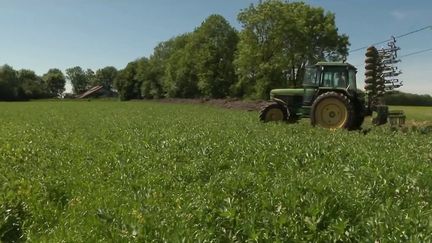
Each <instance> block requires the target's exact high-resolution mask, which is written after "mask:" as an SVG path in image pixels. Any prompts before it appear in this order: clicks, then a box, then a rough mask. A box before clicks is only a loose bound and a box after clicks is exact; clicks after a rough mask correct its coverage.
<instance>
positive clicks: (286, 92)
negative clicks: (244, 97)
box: [270, 89, 304, 97]
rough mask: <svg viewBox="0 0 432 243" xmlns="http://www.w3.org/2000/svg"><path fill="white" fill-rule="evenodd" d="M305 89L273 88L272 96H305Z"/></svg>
mask: <svg viewBox="0 0 432 243" xmlns="http://www.w3.org/2000/svg"><path fill="white" fill-rule="evenodd" d="M303 94H304V89H273V90H272V91H270V97H275V96H303Z"/></svg>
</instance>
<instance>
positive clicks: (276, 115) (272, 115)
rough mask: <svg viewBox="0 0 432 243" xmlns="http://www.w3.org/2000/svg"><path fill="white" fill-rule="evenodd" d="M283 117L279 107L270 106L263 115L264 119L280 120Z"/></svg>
mask: <svg viewBox="0 0 432 243" xmlns="http://www.w3.org/2000/svg"><path fill="white" fill-rule="evenodd" d="M283 118H284V114H283V112H282V110H281V109H279V108H271V109H270V110H268V111H267V113H266V115H265V121H267V122H269V121H282V120H283Z"/></svg>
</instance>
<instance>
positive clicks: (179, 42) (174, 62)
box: [163, 33, 200, 98]
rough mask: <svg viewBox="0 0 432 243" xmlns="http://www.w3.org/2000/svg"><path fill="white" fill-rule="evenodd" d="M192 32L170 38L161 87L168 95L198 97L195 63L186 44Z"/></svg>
mask: <svg viewBox="0 0 432 243" xmlns="http://www.w3.org/2000/svg"><path fill="white" fill-rule="evenodd" d="M191 38H192V34H190V33H187V34H183V35H180V36H177V37H175V38H174V39H171V40H170V42H169V47H170V49H171V50H170V51H171V53H170V56H169V58H168V59H167V61H166V67H165V73H164V79H163V88H164V90H165V92H166V95H167V96H168V97H179V98H195V97H199V96H200V93H199V89H198V85H197V83H198V76H197V72H196V65H195V64H196V63H195V62H194V60H193V56H192V53H191V51H190V49H187V48H186V47H187V45H188V43H189V42H190V39H191Z"/></svg>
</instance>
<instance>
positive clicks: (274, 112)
mask: <svg viewBox="0 0 432 243" xmlns="http://www.w3.org/2000/svg"><path fill="white" fill-rule="evenodd" d="M287 119H288V112H287V109H286V108H285V107H284V106H282V105H279V104H277V103H272V104H269V105H267V106H266V107H264V108H263V109H262V110H261V112H260V120H261V121H263V122H271V121H286V120H287Z"/></svg>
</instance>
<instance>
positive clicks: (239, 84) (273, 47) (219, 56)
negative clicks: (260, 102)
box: [0, 0, 349, 100]
mask: <svg viewBox="0 0 432 243" xmlns="http://www.w3.org/2000/svg"><path fill="white" fill-rule="evenodd" d="M238 20H239V22H240V23H241V26H242V28H241V30H240V31H237V30H236V29H235V28H234V27H232V26H231V25H230V24H229V22H228V21H227V20H226V19H225V18H224V17H222V16H220V15H211V16H209V17H208V18H207V19H206V20H205V21H204V22H203V23H202V24H201V25H200V26H198V27H197V28H196V29H195V30H194V31H192V32H190V33H185V34H182V35H179V36H176V37H173V38H171V39H169V40H167V41H164V42H161V43H159V44H158V45H157V46H156V47H155V49H154V51H153V53H152V54H151V55H150V57H143V58H140V59H138V60H135V61H132V62H130V63H128V64H127V66H126V67H125V68H124V69H122V70H116V69H115V68H113V67H106V68H103V69H101V70H97V71H96V72H93V71H92V70H90V69H87V70H84V69H82V68H81V67H73V68H69V69H67V70H66V74H63V73H62V72H61V71H60V70H58V69H52V70H49V71H48V73H47V74H44V75H43V76H42V77H38V76H37V75H35V74H34V72H32V71H30V70H20V71H14V70H13V69H12V68H11V67H9V66H3V67H2V68H0V88H1V94H0V99H8V100H13V99H33V98H46V97H57V96H59V95H61V94H62V93H63V92H64V86H65V80H66V79H68V80H69V81H70V82H71V84H72V86H73V93H74V94H80V93H82V92H84V91H85V90H87V89H88V88H90V87H91V86H93V85H97V84H100V85H103V86H104V87H105V88H106V89H109V90H110V89H115V90H116V91H117V92H118V94H119V97H120V99H121V100H129V99H142V98H145V99H151V98H163V97H176V98H200V97H206V98H225V97H239V98H258V99H259V98H268V97H267V96H268V93H269V91H270V90H271V89H272V88H277V87H289V86H291V87H295V86H298V85H299V84H300V80H301V77H302V75H303V72H304V69H305V66H306V65H307V64H308V63H315V62H317V61H321V60H333V59H339V60H340V59H341V58H342V57H345V56H346V55H347V54H348V46H349V41H348V37H347V36H346V35H343V34H339V33H338V28H337V27H336V24H335V15H334V14H333V13H330V12H326V11H324V9H323V8H320V7H313V6H310V5H307V4H305V3H302V2H287V1H284V0H267V1H264V2H263V3H260V4H257V5H250V6H249V7H248V8H246V9H243V10H241V11H240V13H239V14H238ZM8 75H9V76H8ZM3 87H5V88H3Z"/></svg>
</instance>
